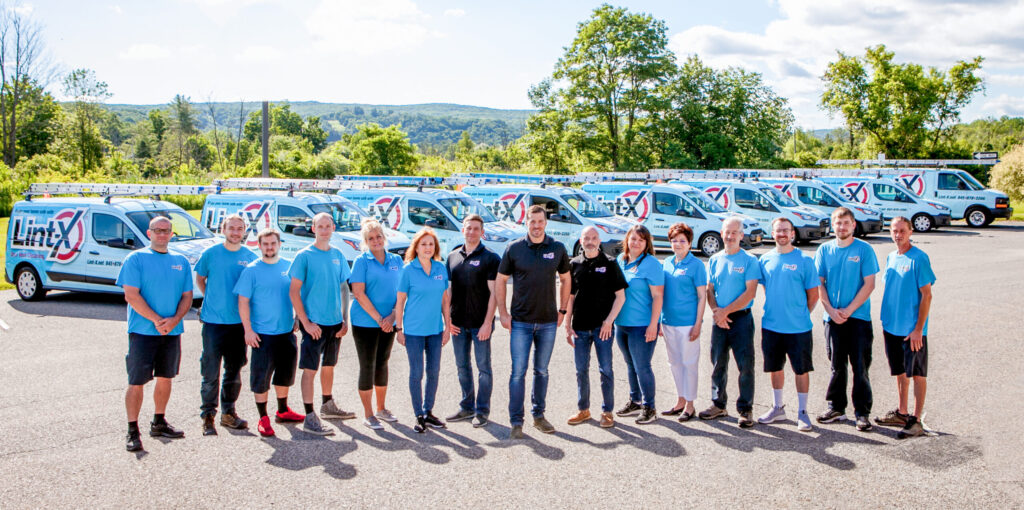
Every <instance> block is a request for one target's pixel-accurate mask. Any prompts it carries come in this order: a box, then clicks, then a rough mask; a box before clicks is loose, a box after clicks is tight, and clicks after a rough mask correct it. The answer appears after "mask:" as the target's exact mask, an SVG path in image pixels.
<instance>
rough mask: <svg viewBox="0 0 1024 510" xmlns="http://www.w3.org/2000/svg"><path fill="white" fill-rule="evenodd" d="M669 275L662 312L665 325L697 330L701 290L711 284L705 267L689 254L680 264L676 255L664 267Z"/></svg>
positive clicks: (667, 259) (668, 259) (666, 276)
mask: <svg viewBox="0 0 1024 510" xmlns="http://www.w3.org/2000/svg"><path fill="white" fill-rule="evenodd" d="M661 270H662V271H663V272H664V273H665V300H664V304H663V305H662V308H661V322H663V323H665V325H666V326H693V325H694V323H696V322H697V305H698V304H699V303H700V296H699V295H697V287H703V286H705V285H707V284H708V272H707V270H706V269H704V263H703V262H701V261H700V260H698V259H697V257H694V256H693V254H692V253H687V254H686V256H685V257H683V260H680V261H679V262H676V256H675V255H673V256H671V257H668V258H666V259H665V261H664V262H662V263H661Z"/></svg>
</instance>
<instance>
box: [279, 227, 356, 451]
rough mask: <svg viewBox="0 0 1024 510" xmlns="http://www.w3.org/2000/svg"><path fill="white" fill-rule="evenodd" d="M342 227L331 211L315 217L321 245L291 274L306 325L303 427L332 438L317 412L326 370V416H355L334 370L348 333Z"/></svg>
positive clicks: (304, 253)
mask: <svg viewBox="0 0 1024 510" xmlns="http://www.w3.org/2000/svg"><path fill="white" fill-rule="evenodd" d="M335 228H336V226H335V223H334V218H332V217H331V215H330V214H327V213H319V214H317V215H316V216H314V217H313V233H314V234H315V235H316V241H315V242H314V243H313V244H311V245H309V246H307V247H305V248H303V249H302V250H299V253H297V254H296V255H295V260H293V261H292V266H291V269H289V270H288V274H289V276H291V277H292V283H291V290H290V296H291V300H292V307H294V308H295V315H296V317H298V319H299V324H301V325H302V344H301V345H300V350H299V368H301V369H302V405H303V406H304V407H305V412H306V419H305V420H304V421H303V424H302V428H303V430H305V431H306V432H309V433H310V434H316V435H321V436H330V435H333V434H334V431H333V430H331V429H328V428H326V427H324V425H323V423H321V421H320V418H319V417H318V416H317V415H316V413H315V412H313V380H314V379H315V378H316V373H317V370H319V371H320V391H321V394H322V395H323V403H322V405H321V406H320V414H322V415H323V416H324V418H340V419H350V418H355V417H356V414H355V413H353V412H351V411H343V410H342V409H341V408H340V407H338V404H337V402H335V401H334V397H333V388H334V366H335V365H337V364H338V350H339V348H340V347H341V338H342V337H343V336H345V333H346V332H347V331H348V313H349V310H348V305H349V294H348V276H349V267H348V261H347V260H345V255H343V254H342V253H341V250H339V249H337V248H334V247H333V246H331V237H332V236H333V235H334V229H335Z"/></svg>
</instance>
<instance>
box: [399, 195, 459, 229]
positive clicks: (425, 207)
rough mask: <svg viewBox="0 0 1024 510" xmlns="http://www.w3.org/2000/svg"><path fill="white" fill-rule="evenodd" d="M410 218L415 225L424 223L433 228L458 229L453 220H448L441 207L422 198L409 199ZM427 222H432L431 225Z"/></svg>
mask: <svg viewBox="0 0 1024 510" xmlns="http://www.w3.org/2000/svg"><path fill="white" fill-rule="evenodd" d="M409 220H411V221H412V222H413V224H414V225H424V226H428V227H433V228H443V229H445V230H458V229H456V228H455V227H454V226H452V222H450V221H448V218H447V217H445V215H444V213H443V212H441V210H440V209H438V208H437V207H435V206H434V205H433V204H431V203H430V202H424V201H422V200H411V199H410V200H409ZM427 222H431V224H430V225H428V224H427Z"/></svg>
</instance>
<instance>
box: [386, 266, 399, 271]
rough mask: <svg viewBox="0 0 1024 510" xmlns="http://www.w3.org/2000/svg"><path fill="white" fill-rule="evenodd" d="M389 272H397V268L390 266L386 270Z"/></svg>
mask: <svg viewBox="0 0 1024 510" xmlns="http://www.w3.org/2000/svg"><path fill="white" fill-rule="evenodd" d="M388 270H389V271H398V266H391V267H389V268H388Z"/></svg>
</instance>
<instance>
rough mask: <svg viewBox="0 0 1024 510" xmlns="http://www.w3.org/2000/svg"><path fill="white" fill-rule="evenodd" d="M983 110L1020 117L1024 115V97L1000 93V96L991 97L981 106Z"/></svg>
mask: <svg viewBox="0 0 1024 510" xmlns="http://www.w3.org/2000/svg"><path fill="white" fill-rule="evenodd" d="M981 109H982V110H985V111H987V112H992V113H993V114H994V115H996V116H997V117H998V116H1003V115H1009V116H1011V117H1018V116H1022V115H1024V97H1020V96H1011V95H1009V94H1000V95H999V97H996V98H993V99H989V100H988V101H986V102H985V104H984V105H983V106H982V107H981Z"/></svg>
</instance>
